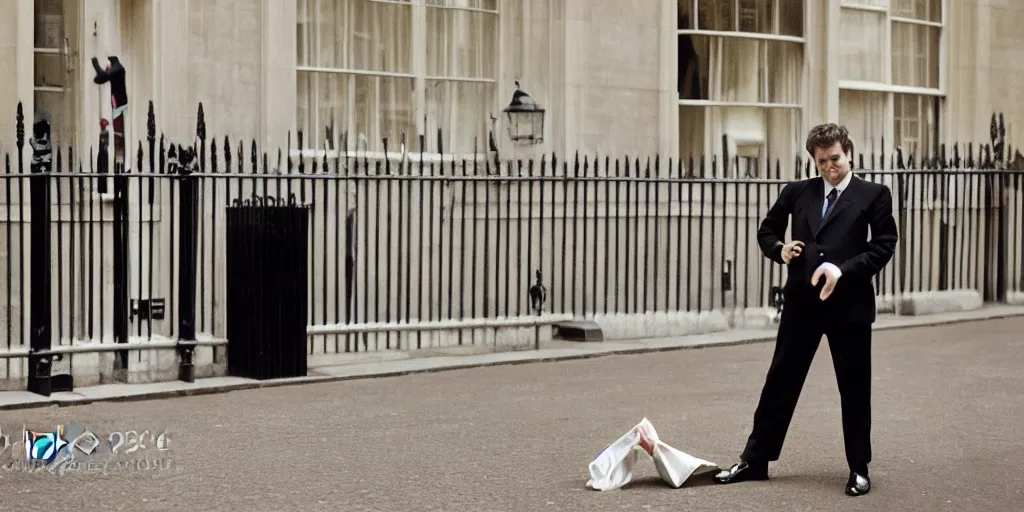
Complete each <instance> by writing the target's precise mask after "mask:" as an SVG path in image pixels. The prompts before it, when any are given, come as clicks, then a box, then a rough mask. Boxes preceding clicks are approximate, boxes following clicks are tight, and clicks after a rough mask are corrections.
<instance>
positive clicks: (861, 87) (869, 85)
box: [838, 0, 950, 149]
mask: <svg viewBox="0 0 1024 512" xmlns="http://www.w3.org/2000/svg"><path fill="white" fill-rule="evenodd" d="M949 1H950V0H942V2H941V4H940V8H941V9H942V13H941V14H942V15H941V16H940V21H937V22H936V21H926V20H919V19H915V18H906V17H901V16H893V15H892V3H891V2H890V4H889V6H888V7H882V6H873V5H862V4H848V3H845V2H840V4H839V9H840V11H843V10H846V11H867V12H875V13H883V14H885V40H884V42H883V45H884V50H883V52H882V54H883V56H884V57H883V62H882V66H883V70H884V77H885V81H884V82H874V81H861V80H839V81H838V83H839V90H840V91H844V90H846V91H866V92H880V93H884V94H885V118H886V119H888V120H889V122H887V123H886V128H885V138H886V140H894V137H895V133H896V130H895V117H896V116H895V114H896V105H895V102H896V97H895V95H896V94H909V95H917V96H933V97H934V96H938V97H941V98H945V97H946V96H947V91H948V87H949ZM893 23H906V24H911V25H920V26H927V27H935V28H938V29H939V87H938V88H932V87H910V86H904V85H894V84H893V83H892V80H893V78H892V26H893ZM943 107H944V105H942V103H941V102H940V105H939V109H940V110H939V111H938V112H935V117H936V121H937V122H938V121H939V120H944V119H945V114H946V112H945V111H946V109H945V108H943ZM947 132H948V127H947V123H946V122H939V141H938V142H939V143H941V141H942V140H943V139H944V138H945V136H946V135H945V134H946V133H947ZM890 149H891V148H890Z"/></svg>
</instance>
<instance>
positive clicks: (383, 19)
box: [296, 0, 412, 73]
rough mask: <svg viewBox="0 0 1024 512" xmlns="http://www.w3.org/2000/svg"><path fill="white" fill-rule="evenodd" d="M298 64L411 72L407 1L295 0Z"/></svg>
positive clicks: (410, 41) (410, 12)
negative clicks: (296, 3)
mask: <svg viewBox="0 0 1024 512" xmlns="http://www.w3.org/2000/svg"><path fill="white" fill-rule="evenodd" d="M297 1H298V2H299V4H298V24H299V26H298V40H297V41H296V43H297V51H298V64H299V65H300V66H314V67H324V68H340V69H358V70H367V71H388V72H394V73H410V72H412V63H411V62H412V61H411V58H410V55H411V51H412V7H411V5H410V4H409V2H408V0H405V1H396V0H390V1H389V2H379V1H374V0H347V1H345V2H339V1H337V0H297Z"/></svg>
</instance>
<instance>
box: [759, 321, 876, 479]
mask: <svg viewBox="0 0 1024 512" xmlns="http://www.w3.org/2000/svg"><path fill="white" fill-rule="evenodd" d="M813 309H818V308H810V310H792V309H791V310H790V311H785V312H784V313H793V314H790V315H785V314H783V318H782V321H781V323H780V325H779V333H778V338H777V340H776V343H775V355H774V356H773V357H772V363H771V366H770V367H769V369H768V375H767V377H766V379H765V383H764V388H763V389H762V390H761V399H760V401H759V403H758V405H757V410H756V411H755V412H754V427H753V430H752V432H751V434H750V437H749V439H748V440H747V445H746V448H744V450H743V454H742V455H741V456H740V458H741V459H742V460H745V461H748V462H750V461H763V462H768V461H775V460H778V459H779V455H780V453H781V452H782V444H783V442H784V441H785V438H786V432H787V431H788V430H789V424H790V422H791V421H792V419H793V411H794V410H795V409H796V404H797V400H798V399H799V398H800V392H801V390H802V388H803V385H804V381H805V380H806V378H807V371H808V370H809V369H810V367H811V361H812V360H813V359H814V353H815V352H816V351H817V349H818V344H819V343H820V342H821V337H822V335H825V336H827V337H828V344H829V350H830V351H831V353H832V363H833V366H834V368H835V373H836V380H837V381H838V384H839V394H840V402H841V405H842V414H843V440H844V442H845V446H846V461H847V463H848V464H849V465H850V469H851V470H854V471H862V470H866V469H867V465H868V463H870V462H871V324H868V323H857V324H850V323H833V322H829V321H828V316H827V315H822V314H819V313H820V312H819V311H812V310H813ZM805 311H806V312H805Z"/></svg>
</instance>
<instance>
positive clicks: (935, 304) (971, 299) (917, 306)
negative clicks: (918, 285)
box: [899, 290, 985, 316]
mask: <svg viewBox="0 0 1024 512" xmlns="http://www.w3.org/2000/svg"><path fill="white" fill-rule="evenodd" d="M984 304H985V303H984V301H983V300H982V298H981V294H980V293H978V291H977V290H946V291H931V292H912V293H908V294H905V295H903V296H902V297H901V298H900V299H899V308H900V310H899V311H900V314H901V315H907V316H918V315H935V314H940V313H953V312H957V311H973V310H976V309H981V308H982V306H984Z"/></svg>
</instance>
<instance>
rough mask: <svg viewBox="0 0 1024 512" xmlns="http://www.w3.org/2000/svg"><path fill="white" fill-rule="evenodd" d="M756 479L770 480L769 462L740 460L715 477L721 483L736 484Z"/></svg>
mask: <svg viewBox="0 0 1024 512" xmlns="http://www.w3.org/2000/svg"><path fill="white" fill-rule="evenodd" d="M754 480H768V464H766V463H754V464H751V463H749V462H747V461H740V462H739V463H737V464H734V465H733V466H732V467H731V468H729V469H728V470H723V471H721V472H719V473H718V474H717V475H715V477H714V481H715V482H717V483H720V484H735V483H739V482H748V481H754Z"/></svg>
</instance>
